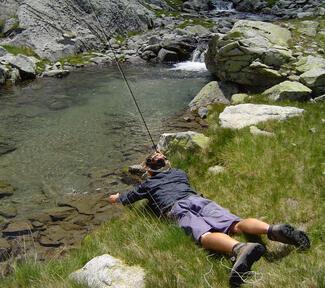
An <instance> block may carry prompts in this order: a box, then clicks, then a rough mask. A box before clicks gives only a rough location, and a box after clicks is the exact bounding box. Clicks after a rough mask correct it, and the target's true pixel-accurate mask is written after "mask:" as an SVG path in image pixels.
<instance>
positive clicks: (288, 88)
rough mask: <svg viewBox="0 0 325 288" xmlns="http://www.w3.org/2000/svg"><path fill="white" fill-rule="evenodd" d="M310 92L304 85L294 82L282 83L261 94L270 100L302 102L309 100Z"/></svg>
mask: <svg viewBox="0 0 325 288" xmlns="http://www.w3.org/2000/svg"><path fill="white" fill-rule="evenodd" d="M311 92H312V90H311V89H309V88H308V87H306V86H305V85H303V84H301V83H299V82H294V81H284V82H282V83H280V84H278V85H275V86H273V87H271V88H270V89H268V90H266V91H264V92H263V95H265V96H267V97H268V98H269V99H270V100H273V101H279V100H298V101H303V100H307V99H309V98H310V95H311Z"/></svg>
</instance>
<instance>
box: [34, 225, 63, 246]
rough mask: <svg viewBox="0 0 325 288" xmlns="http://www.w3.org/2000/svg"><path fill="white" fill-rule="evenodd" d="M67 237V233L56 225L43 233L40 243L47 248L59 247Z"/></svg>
mask: <svg viewBox="0 0 325 288" xmlns="http://www.w3.org/2000/svg"><path fill="white" fill-rule="evenodd" d="M66 236H67V231H65V230H64V229H62V228H61V227H60V226H58V225H54V226H51V227H49V228H48V229H46V230H45V231H43V232H41V237H40V239H39V241H38V242H39V243H40V244H41V245H42V246H45V247H59V246H60V245H62V244H63V239H64V237H66Z"/></svg>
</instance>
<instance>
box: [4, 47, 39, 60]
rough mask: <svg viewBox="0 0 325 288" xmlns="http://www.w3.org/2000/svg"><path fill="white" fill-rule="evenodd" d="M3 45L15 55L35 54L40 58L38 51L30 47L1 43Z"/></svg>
mask: <svg viewBox="0 0 325 288" xmlns="http://www.w3.org/2000/svg"><path fill="white" fill-rule="evenodd" d="M1 46H2V47H3V48H5V49H6V50H7V51H8V52H9V53H11V54H13V55H18V54H23V55H26V56H34V57H36V58H38V59H39V58H40V57H39V56H38V55H37V53H36V52H35V51H34V50H33V49H32V48H30V47H17V46H12V45H1Z"/></svg>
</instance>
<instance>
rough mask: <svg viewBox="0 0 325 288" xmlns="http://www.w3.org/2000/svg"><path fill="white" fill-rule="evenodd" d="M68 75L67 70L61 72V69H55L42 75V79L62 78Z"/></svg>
mask: <svg viewBox="0 0 325 288" xmlns="http://www.w3.org/2000/svg"><path fill="white" fill-rule="evenodd" d="M69 73H70V71H69V70H63V69H60V70H59V69H56V70H49V71H45V72H44V73H43V74H42V77H56V78H63V77H65V76H68V75H69Z"/></svg>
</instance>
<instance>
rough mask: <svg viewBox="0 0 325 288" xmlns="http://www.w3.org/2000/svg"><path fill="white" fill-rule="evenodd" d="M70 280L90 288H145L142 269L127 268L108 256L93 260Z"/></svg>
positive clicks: (73, 274)
mask: <svg viewBox="0 0 325 288" xmlns="http://www.w3.org/2000/svg"><path fill="white" fill-rule="evenodd" d="M69 278H70V279H71V280H73V281H75V282H77V283H78V284H81V285H85V286H86V287H89V288H103V287H116V288H118V287H120V288H122V287H123V288H133V287H137V288H144V287H145V280H144V279H145V272H144V270H143V269H142V268H140V267H137V266H127V265H126V264H124V263H123V262H122V261H121V260H119V259H117V258H114V257H112V256H110V255H108V254H105V255H102V256H98V257H95V258H93V259H92V260H90V261H89V262H88V263H87V264H86V265H85V266H84V267H83V268H82V269H80V270H78V271H76V272H73V273H72V274H70V276H69Z"/></svg>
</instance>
